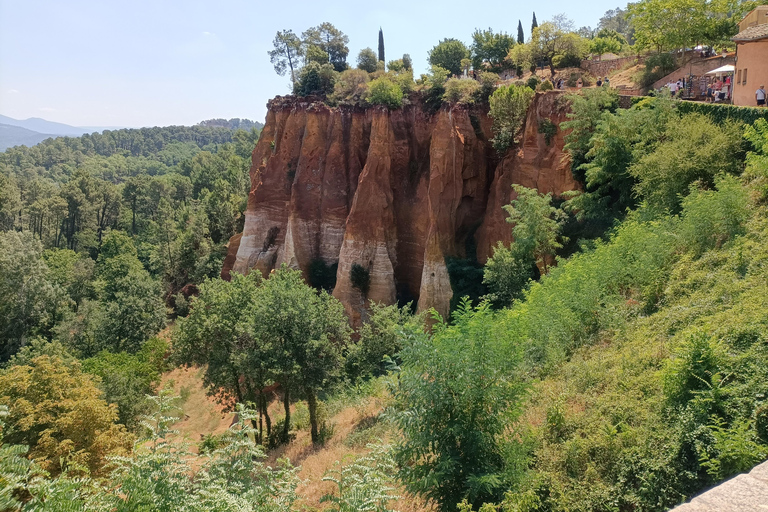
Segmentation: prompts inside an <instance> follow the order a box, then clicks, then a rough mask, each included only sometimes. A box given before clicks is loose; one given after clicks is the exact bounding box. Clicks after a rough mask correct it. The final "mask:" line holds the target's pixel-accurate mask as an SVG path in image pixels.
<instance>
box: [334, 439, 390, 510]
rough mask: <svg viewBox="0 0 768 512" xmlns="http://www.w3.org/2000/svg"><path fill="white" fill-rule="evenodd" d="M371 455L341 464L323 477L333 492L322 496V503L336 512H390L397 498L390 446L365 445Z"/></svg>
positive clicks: (337, 463)
mask: <svg viewBox="0 0 768 512" xmlns="http://www.w3.org/2000/svg"><path fill="white" fill-rule="evenodd" d="M368 447H369V448H370V449H371V453H370V454H368V455H367V456H364V457H358V458H356V459H355V460H353V461H352V462H351V463H350V464H346V465H344V464H341V463H339V462H338V461H337V462H336V465H337V466H338V469H335V470H332V471H329V472H328V473H326V475H325V476H324V477H323V481H325V482H333V483H334V484H336V492H335V493H333V494H325V495H324V496H323V497H322V498H321V499H320V502H321V503H332V504H333V506H332V508H330V509H328V510H333V511H336V512H392V511H391V509H389V508H388V506H387V505H388V504H389V502H390V501H392V500H395V499H397V498H398V496H397V495H394V494H391V493H392V491H394V489H395V488H394V487H393V486H392V477H391V476H390V475H393V474H394V472H395V462H394V459H393V458H392V454H391V451H390V448H389V446H383V445H368Z"/></svg>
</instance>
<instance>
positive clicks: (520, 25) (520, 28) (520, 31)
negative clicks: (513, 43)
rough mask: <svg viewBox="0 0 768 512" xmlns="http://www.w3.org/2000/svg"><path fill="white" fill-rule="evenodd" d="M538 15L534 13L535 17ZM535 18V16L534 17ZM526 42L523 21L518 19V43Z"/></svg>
mask: <svg viewBox="0 0 768 512" xmlns="http://www.w3.org/2000/svg"><path fill="white" fill-rule="evenodd" d="M535 16H536V15H535V14H534V17H535ZM534 19H535V18H534ZM524 43H525V35H524V34H523V22H522V21H520V20H517V44H524Z"/></svg>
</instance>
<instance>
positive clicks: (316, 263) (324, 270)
mask: <svg viewBox="0 0 768 512" xmlns="http://www.w3.org/2000/svg"><path fill="white" fill-rule="evenodd" d="M338 267H339V263H338V262H334V263H332V264H330V265H329V264H327V263H326V262H325V260H323V259H322V258H313V259H312V261H310V262H309V269H308V271H307V273H308V276H307V277H308V280H309V284H310V285H311V286H312V287H313V288H316V289H318V290H326V291H328V292H330V291H332V290H333V289H334V287H335V286H336V270H337V269H338Z"/></svg>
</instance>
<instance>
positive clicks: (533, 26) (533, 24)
mask: <svg viewBox="0 0 768 512" xmlns="http://www.w3.org/2000/svg"><path fill="white" fill-rule="evenodd" d="M538 26H539V22H538V21H536V13H535V12H534V13H533V21H532V22H531V34H533V29H535V28H536V27H538Z"/></svg>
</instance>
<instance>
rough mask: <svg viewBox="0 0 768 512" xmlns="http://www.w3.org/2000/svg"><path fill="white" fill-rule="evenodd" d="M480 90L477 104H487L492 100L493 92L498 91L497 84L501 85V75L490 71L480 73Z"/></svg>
mask: <svg viewBox="0 0 768 512" xmlns="http://www.w3.org/2000/svg"><path fill="white" fill-rule="evenodd" d="M478 81H479V82H480V88H479V89H478V91H477V102H478V103H485V102H487V101H488V98H490V96H491V94H493V91H495V90H496V84H498V83H499V75H497V74H496V73H491V72H489V71H483V72H482V73H480V77H479V80H478Z"/></svg>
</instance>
